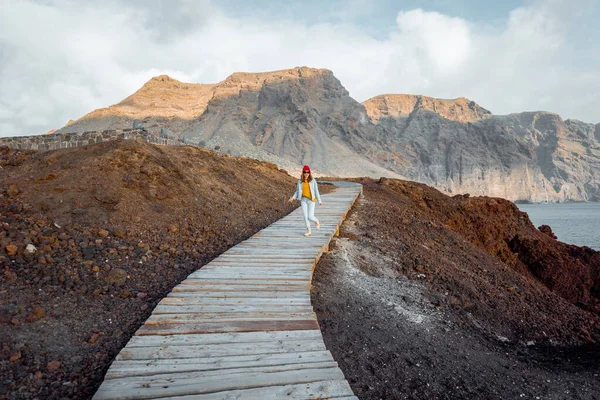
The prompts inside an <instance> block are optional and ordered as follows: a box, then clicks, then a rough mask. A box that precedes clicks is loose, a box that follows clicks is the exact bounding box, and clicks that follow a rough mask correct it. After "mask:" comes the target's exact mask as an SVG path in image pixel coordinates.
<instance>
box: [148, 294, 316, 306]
mask: <svg viewBox="0 0 600 400" xmlns="http://www.w3.org/2000/svg"><path fill="white" fill-rule="evenodd" d="M158 304H159V305H176V304H178V305H206V306H210V305H257V306H260V305H263V306H264V305H273V306H275V305H310V296H304V297H293V298H260V297H244V298H232V297H201V298H197V297H196V296H189V297H165V298H164V299H162V300H161V301H160V303H158Z"/></svg>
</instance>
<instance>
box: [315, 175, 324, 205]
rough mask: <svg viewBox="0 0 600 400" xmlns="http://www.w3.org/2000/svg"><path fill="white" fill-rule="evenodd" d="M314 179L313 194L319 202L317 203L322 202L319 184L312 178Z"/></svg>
mask: <svg viewBox="0 0 600 400" xmlns="http://www.w3.org/2000/svg"><path fill="white" fill-rule="evenodd" d="M314 181H315V195H316V197H317V201H318V202H319V204H323V202H322V201H321V194H320V193H319V184H318V183H317V180H316V179H314Z"/></svg>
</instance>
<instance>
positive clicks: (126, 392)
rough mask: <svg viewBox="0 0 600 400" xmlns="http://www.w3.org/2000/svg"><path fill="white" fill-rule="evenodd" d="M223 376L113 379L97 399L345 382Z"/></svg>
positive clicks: (280, 375) (305, 376) (282, 375)
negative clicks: (320, 382) (321, 382)
mask: <svg viewBox="0 0 600 400" xmlns="http://www.w3.org/2000/svg"><path fill="white" fill-rule="evenodd" d="M266 368H270V367H266ZM249 369H250V370H251V368H249ZM225 371H226V370H225ZM207 372H211V371H207ZM222 372H223V371H214V374H213V375H208V376H207V375H204V376H203V375H200V374H201V373H196V374H195V375H194V376H190V375H188V374H169V375H166V376H165V377H161V378H160V379H157V378H154V377H153V376H144V377H128V378H123V379H118V378H117V379H109V380H106V381H105V382H104V383H103V384H102V385H101V386H100V388H99V389H98V392H96V395H95V396H94V399H96V400H102V399H124V400H125V399H126V400H134V399H152V398H160V397H165V396H184V395H193V394H208V393H216V392H223V391H226V390H240V389H252V388H260V387H265V386H283V385H290V384H299V383H309V382H319V381H323V380H341V379H344V375H343V374H342V372H341V371H340V370H339V368H302V369H297V368H295V369H293V370H291V371H278V372H268V373H264V372H255V371H254V370H251V371H245V372H244V371H240V372H239V373H235V374H233V373H232V374H226V375H224V374H222ZM174 375H176V376H174Z"/></svg>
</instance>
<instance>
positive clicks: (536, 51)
mask: <svg viewBox="0 0 600 400" xmlns="http://www.w3.org/2000/svg"><path fill="white" fill-rule="evenodd" d="M599 3H600V0H568V1H566V0H565V1H562V0H540V1H516V0H506V1H496V0H494V1H487V0H428V1H414V0H407V1H399V0H395V1H394V0H381V1H378V0H348V1H341V0H339V1H337V0H333V1H329V2H327V1H325V0H303V1H300V0H298V1H295V0H291V1H283V0H281V1H279V0H274V1H268V0H263V1H261V0H240V1H237V0H213V1H211V0H182V1H176V0H131V1H117V0H104V1H102V2H100V1H96V0H93V1H92V0H87V1H86V0H37V1H33V0H0V136H18V135H33V134H41V133H44V132H46V131H48V130H50V129H54V128H60V127H61V126H63V125H64V124H65V123H66V122H67V121H68V120H69V119H77V118H79V117H81V116H82V115H84V114H86V113H87V112H90V111H92V110H94V109H96V108H100V107H106V106H109V105H111V104H114V103H117V102H119V101H120V100H122V99H123V98H125V97H127V96H128V95H130V94H131V93H133V92H134V91H136V90H137V89H139V87H140V86H142V85H143V84H144V83H145V82H146V81H147V80H148V79H150V78H151V77H153V76H156V75H160V74H168V75H170V76H172V77H174V78H176V79H179V80H182V81H185V82H194V83H214V82H218V81H221V80H223V79H225V78H226V77H227V76H228V75H230V74H231V73H233V72H236V71H248V72H259V71H271V70H278V69H287V68H293V67H296V66H303V65H306V66H309V67H315V68H328V69H331V70H332V71H333V72H334V74H335V75H336V77H337V78H338V79H339V80H340V81H341V82H342V84H343V85H344V86H345V87H346V89H348V91H349V92H350V95H351V96H352V97H354V98H355V99H356V100H358V101H364V100H366V99H368V98H370V97H373V96H376V95H378V94H384V93H409V94H424V95H428V96H432V97H439V98H456V97H467V98H469V99H471V100H474V101H476V102H477V103H478V104H480V105H481V106H483V107H485V108H487V109H488V110H490V111H491V112H493V113H494V114H508V113H512V112H521V111H536V110H544V111H552V112H556V113H558V114H560V115H561V116H562V117H563V118H565V119H567V118H575V119H580V120H583V121H585V122H592V123H599V122H600V28H599V27H598V21H600V4H599Z"/></svg>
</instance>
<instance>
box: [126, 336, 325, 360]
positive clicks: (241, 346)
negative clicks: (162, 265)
mask: <svg viewBox="0 0 600 400" xmlns="http://www.w3.org/2000/svg"><path fill="white" fill-rule="evenodd" d="M325 350H326V349H325V344H324V343H323V341H322V340H315V339H314V338H313V339H308V340H296V341H286V342H281V343H278V342H259V343H226V344H203V345H193V346H183V345H180V346H160V347H126V348H124V349H123V350H121V352H120V353H119V354H118V355H117V358H116V360H117V361H121V360H152V359H157V358H158V359H161V358H168V359H175V358H211V357H226V356H248V355H256V354H276V353H296V352H306V351H325Z"/></svg>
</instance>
